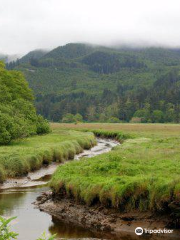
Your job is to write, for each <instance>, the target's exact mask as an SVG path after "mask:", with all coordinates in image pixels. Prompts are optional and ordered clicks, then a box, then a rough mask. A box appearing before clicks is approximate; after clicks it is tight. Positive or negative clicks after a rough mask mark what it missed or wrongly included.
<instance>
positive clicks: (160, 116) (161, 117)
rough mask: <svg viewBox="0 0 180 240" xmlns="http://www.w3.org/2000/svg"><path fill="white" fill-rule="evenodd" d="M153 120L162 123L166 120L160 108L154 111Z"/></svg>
mask: <svg viewBox="0 0 180 240" xmlns="http://www.w3.org/2000/svg"><path fill="white" fill-rule="evenodd" d="M152 121H153V122H154V123H162V122H163V121H164V114H163V112H162V111H160V110H154V111H153V112H152Z"/></svg>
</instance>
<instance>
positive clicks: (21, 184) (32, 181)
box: [0, 139, 118, 240]
mask: <svg viewBox="0 0 180 240" xmlns="http://www.w3.org/2000/svg"><path fill="white" fill-rule="evenodd" d="M116 145H118V143H117V142H116V141H113V140H105V139H97V145H96V146H95V147H93V148H91V149H90V150H85V151H84V152H83V153H81V154H79V155H76V156H75V158H74V160H79V159H80V158H82V157H93V156H96V155H99V154H102V153H105V152H109V151H111V149H112V148H113V147H115V146H116ZM56 167H57V164H52V166H49V167H47V168H42V169H41V170H39V171H36V172H34V173H30V174H29V176H28V177H25V178H21V179H16V180H8V181H6V182H5V183H4V185H2V186H1V188H0V215H2V216H4V217H12V216H16V217H17V219H15V220H14V221H13V222H12V224H11V226H12V230H13V231H16V232H18V233H19V236H18V240H35V239H37V238H38V237H39V236H40V235H41V234H42V233H43V232H44V231H45V232H46V233H49V234H54V233H56V234H57V239H92V238H93V239H94V238H98V237H100V236H97V234H94V233H93V232H91V231H90V230H87V229H84V228H81V227H77V226H73V225H72V224H70V225H68V224H65V223H63V222H61V221H59V220H58V219H56V218H54V217H52V216H50V215H49V214H47V213H44V212H40V211H39V210H38V209H36V208H35V206H34V205H33V204H32V203H33V202H34V201H35V200H36V198H37V197H38V196H39V195H40V194H41V192H43V191H47V190H48V189H49V188H48V186H47V185H46V183H47V181H48V179H49V176H50V175H51V174H52V173H53V171H54V170H55V169H56ZM101 239H102V238H101Z"/></svg>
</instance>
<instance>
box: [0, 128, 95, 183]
mask: <svg viewBox="0 0 180 240" xmlns="http://www.w3.org/2000/svg"><path fill="white" fill-rule="evenodd" d="M95 144H96V140H95V137H94V135H93V134H92V133H83V132H78V131H67V130H66V131H65V130H56V131H54V132H53V133H51V134H47V135H43V136H34V137H30V138H27V139H23V140H19V141H14V142H12V144H11V145H8V146H0V182H3V181H4V180H5V179H6V178H8V177H17V176H23V175H26V174H27V173H28V172H29V171H33V170H37V169H39V168H40V167H41V166H42V165H43V164H49V163H51V162H52V161H57V162H64V161H65V160H68V159H73V158H74V155H75V154H77V153H80V152H82V151H83V149H89V148H91V147H92V146H93V145H95Z"/></svg>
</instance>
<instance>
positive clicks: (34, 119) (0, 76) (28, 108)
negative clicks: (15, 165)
mask: <svg viewBox="0 0 180 240" xmlns="http://www.w3.org/2000/svg"><path fill="white" fill-rule="evenodd" d="M33 100H34V97H33V94H32V91H31V90H30V88H29V86H28V83H27V82H26V81H25V79H24V76H23V75H22V73H21V72H18V71H8V70H6V69H5V66H4V64H3V63H2V62H0V144H7V143H9V142H10V141H11V140H13V139H17V138H23V137H27V136H30V135H34V134H41V133H47V132H49V130H50V129H49V124H48V122H47V121H46V120H44V119H43V117H42V116H40V115H37V114H36V110H35V107H34V105H33Z"/></svg>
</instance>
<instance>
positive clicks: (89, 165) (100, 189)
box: [50, 124, 180, 229]
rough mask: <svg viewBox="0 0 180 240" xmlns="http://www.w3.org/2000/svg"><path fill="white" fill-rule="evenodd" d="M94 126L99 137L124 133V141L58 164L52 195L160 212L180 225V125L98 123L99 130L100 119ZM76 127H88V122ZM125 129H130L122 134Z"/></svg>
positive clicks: (175, 225)
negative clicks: (91, 155)
mask: <svg viewBox="0 0 180 240" xmlns="http://www.w3.org/2000/svg"><path fill="white" fill-rule="evenodd" d="M90 125H91V127H89V131H92V132H94V133H95V134H96V135H98V136H104V137H106V136H111V137H113V136H122V137H121V140H122V141H123V144H122V145H119V146H117V147H116V148H115V149H113V151H111V152H109V153H107V154H102V155H100V156H96V157H94V158H91V159H90V160H89V159H84V160H83V161H80V162H72V163H70V164H67V165H65V166H61V167H60V168H58V169H57V171H56V172H55V174H54V175H53V177H52V180H51V183H50V185H51V188H52V191H53V195H54V196H55V197H56V198H57V199H58V198H59V197H58V196H61V197H60V198H59V199H61V198H62V199H64V198H67V199H74V201H75V202H76V203H77V204H82V206H83V205H87V206H89V207H95V206H101V207H103V208H107V209H116V210H117V211H119V212H120V213H122V214H123V213H132V212H134V211H135V212H136V211H137V212H138V214H139V216H141V213H148V212H150V213H151V214H152V215H154V214H155V215H156V216H158V215H159V214H160V215H161V216H163V218H164V219H168V226H169V228H172V229H175V228H180V225H179V224H180V223H179V219H180V204H179V202H180V178H179V176H180V170H179V169H180V161H179V159H180V147H179V146H180V137H179V134H178V129H179V130H180V125H173V124H171V125H168V124H167V125H162V124H155V125H153V124H151V126H149V125H143V124H141V125H140V124H135V125H133V124H129V128H130V130H129V128H128V124H125V126H124V125H123V124H119V125H118V124H114V125H113V124H111V126H108V125H107V124H99V125H98V126H99V127H100V128H101V129H99V130H98V129H97V124H90ZM58 126H59V127H60V128H61V127H62V128H64V127H65V126H66V127H67V128H69V127H71V128H72V127H73V125H72V124H70V125H69V124H67V125H65V124H63V125H62V126H61V124H59V125H58ZM74 126H75V129H80V130H88V129H87V126H89V124H80V125H79V127H78V126H77V125H74ZM93 126H96V129H95V130H94V129H92V127H93ZM113 126H114V130H113ZM118 126H119V130H117V129H118ZM55 127H57V125H56V126H55ZM103 127H104V128H103ZM121 128H122V129H123V128H124V129H125V128H126V129H127V130H125V131H123V133H122V130H121ZM140 129H142V130H140ZM153 129H154V130H153ZM131 132H132V138H131V139H130V138H129V135H131V134H130V133H131ZM123 138H124V139H123ZM116 139H117V138H116ZM143 220H144V219H143ZM164 226H165V225H164Z"/></svg>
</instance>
